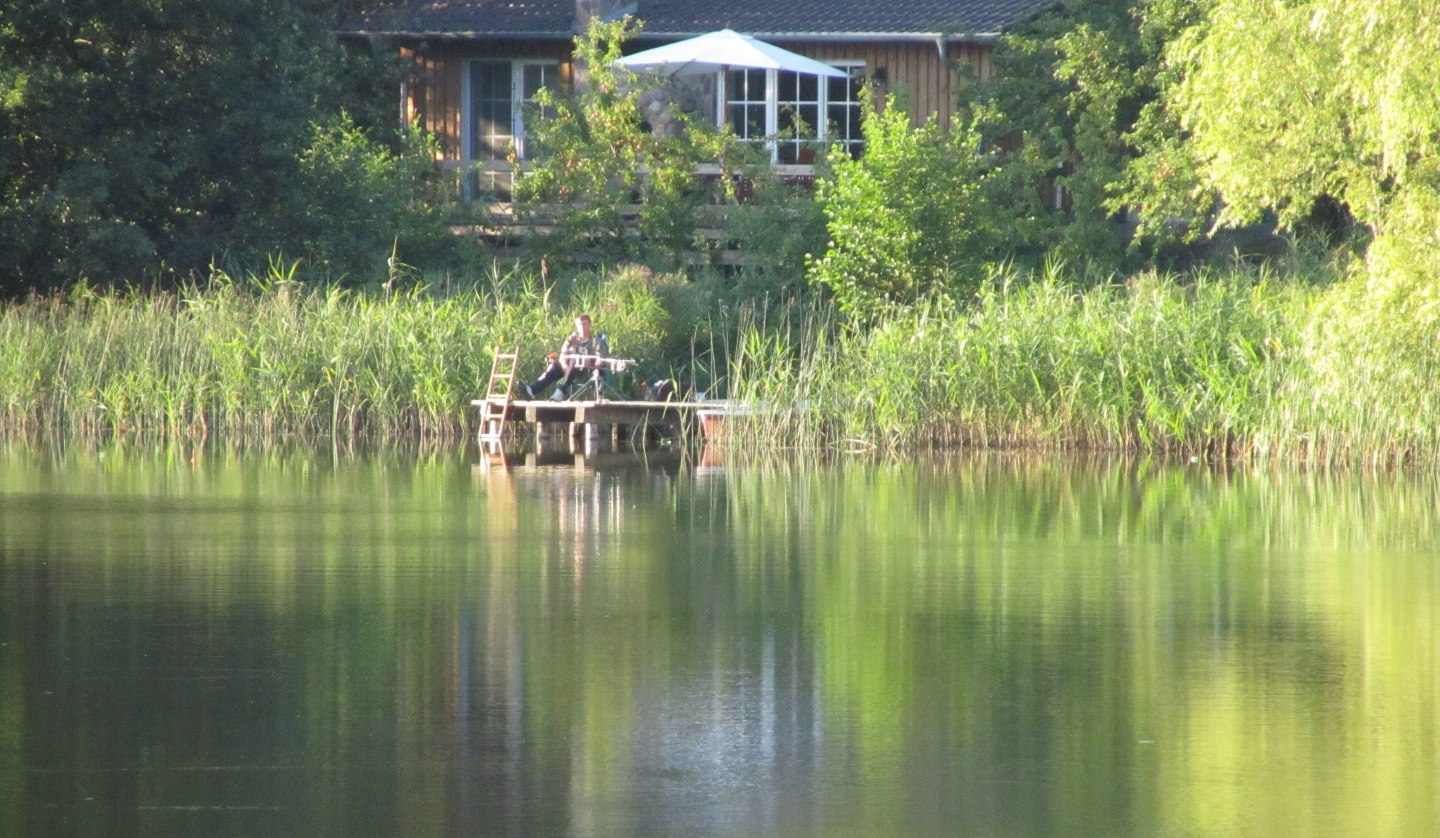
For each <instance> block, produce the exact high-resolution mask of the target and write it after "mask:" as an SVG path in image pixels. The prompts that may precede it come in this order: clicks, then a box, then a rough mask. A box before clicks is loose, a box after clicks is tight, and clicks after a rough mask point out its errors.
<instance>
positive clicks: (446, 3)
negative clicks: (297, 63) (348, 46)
mask: <svg viewBox="0 0 1440 838" xmlns="http://www.w3.org/2000/svg"><path fill="white" fill-rule="evenodd" d="M1053 3H1054V0H893V1H892V2H875V0H726V1H725V2H717V1H716V0H638V2H632V3H631V4H630V6H629V8H628V9H627V10H630V11H632V13H633V14H634V15H635V16H636V17H638V18H640V19H641V20H643V21H644V22H645V28H644V35H645V36H647V38H665V37H675V38H683V37H688V36H691V35H698V34H701V33H704V32H711V31H714V30H717V29H725V28H730V29H734V30H737V31H739V32H744V33H746V34H749V35H756V36H758V37H762V38H769V39H781V40H784V39H787V38H788V39H804V38H821V39H834V40H863V39H879V38H887V37H889V38H897V37H905V36H910V37H914V36H927V37H936V36H940V35H950V36H954V37H956V38H965V37H971V38H975V37H979V38H985V37H992V36H994V35H996V34H998V33H999V32H1001V31H1003V30H1004V29H1006V28H1008V27H1010V26H1012V25H1014V24H1015V23H1017V22H1019V21H1020V20H1022V19H1023V18H1025V17H1026V16H1028V15H1031V14H1034V13H1035V12H1038V11H1039V10H1041V9H1043V8H1046V7H1047V6H1050V5H1053ZM575 5H576V0H398V2H395V3H393V4H392V5H389V6H384V7H381V8H378V9H375V10H372V11H369V12H366V13H363V14H361V15H359V16H358V17H357V18H356V19H355V20H352V21H350V23H349V25H347V26H346V27H345V30H344V31H345V32H347V33H349V34H356V35H362V34H371V35H381V34H389V35H402V34H403V35H427V36H450V37H496V36H528V37H538V38H558V37H563V38H567V39H568V38H570V37H573V36H574V34H575V19H576V15H575Z"/></svg>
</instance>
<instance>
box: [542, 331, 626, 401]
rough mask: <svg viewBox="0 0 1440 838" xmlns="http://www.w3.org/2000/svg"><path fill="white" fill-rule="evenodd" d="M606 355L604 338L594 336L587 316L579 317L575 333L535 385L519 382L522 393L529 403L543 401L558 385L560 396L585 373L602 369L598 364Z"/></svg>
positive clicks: (607, 353) (568, 338) (608, 350)
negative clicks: (553, 387) (538, 399)
mask: <svg viewBox="0 0 1440 838" xmlns="http://www.w3.org/2000/svg"><path fill="white" fill-rule="evenodd" d="M609 354H610V349H609V347H608V346H606V345H605V336H604V335H597V334H595V333H594V332H593V331H592V330H591V328H590V315H588V314H582V315H580V316H579V317H576V318H575V331H574V332H572V333H571V334H570V336H569V337H567V338H565V342H564V343H562V344H561V345H560V353H559V354H558V355H553V354H552V355H551V356H550V365H549V366H548V367H546V368H545V372H544V373H543V374H542V375H541V376H540V377H539V378H538V379H536V380H535V382H534V383H531V384H526V383H525V382H523V381H522V382H521V383H520V387H521V392H523V393H524V394H525V397H526V398H529V399H533V398H535V397H536V395H537V394H539V395H540V396H541V397H542V398H543V396H544V393H545V390H546V389H547V388H548V387H549V386H550V385H552V384H554V383H556V382H557V381H558V382H560V388H559V389H560V391H562V395H563V391H565V390H568V389H569V387H570V385H572V384H574V383H575V382H576V381H577V380H579V379H580V378H581V376H582V375H583V374H584V373H586V372H589V371H591V370H599V369H601V367H602V365H601V364H600V363H598V360H599V359H600V358H605V357H608V356H609Z"/></svg>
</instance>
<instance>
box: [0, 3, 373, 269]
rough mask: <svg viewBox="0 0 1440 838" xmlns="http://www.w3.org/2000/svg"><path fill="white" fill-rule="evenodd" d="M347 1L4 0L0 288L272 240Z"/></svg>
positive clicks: (169, 265) (336, 81) (343, 66)
mask: <svg viewBox="0 0 1440 838" xmlns="http://www.w3.org/2000/svg"><path fill="white" fill-rule="evenodd" d="M350 5H351V3H349V2H346V1H345V0H227V2H223V3H220V2H215V3H204V2H190V1H189V0H148V2H144V3H138V2H99V0H0V293H16V292H19V291H22V290H24V289H26V288H37V287H38V288H45V287H51V286H56V285H60V284H63V283H66V282H71V281H76V280H81V279H85V280H91V281H99V282H109V281H124V282H137V281H141V280H148V279H151V278H154V277H157V276H162V275H165V274H183V273H185V272H187V271H190V270H194V269H197V268H203V267H204V266H205V265H206V264H207V263H208V262H209V261H210V260H212V259H213V258H214V256H215V255H216V254H217V253H218V252H222V251H228V252H230V253H233V254H238V255H247V254H256V253H260V252H264V251H268V250H270V249H271V248H272V247H273V246H274V244H273V242H275V241H277V240H278V238H279V237H280V236H282V235H283V233H284V232H285V231H287V230H289V229H291V227H292V226H293V224H292V220H293V219H292V216H290V215H288V214H287V208H291V207H294V206H295V205H296V198H295V192H296V190H297V189H298V188H299V187H300V185H301V183H302V178H301V176H300V173H299V166H300V162H299V158H300V154H301V152H302V150H303V149H304V148H305V147H306V146H307V145H308V144H309V143H310V141H311V139H312V131H311V126H312V123H313V122H315V121H316V120H317V119H318V118H319V117H320V116H321V115H322V114H325V113H334V112H337V111H338V110H339V108H340V106H341V105H342V104H344V103H345V102H346V99H345V95H344V92H345V91H346V89H347V86H348V85H350V84H351V83H352V81H351V80H352V78H353V76H352V75H351V73H350V72H349V70H350V69H351V68H353V66H354V62H352V61H350V60H349V59H347V57H346V54H345V53H344V51H343V50H342V49H341V48H340V47H339V45H338V44H337V43H336V41H335V39H334V37H333V36H332V35H330V34H329V33H330V30H331V29H333V26H334V22H335V20H336V16H337V15H338V14H340V13H341V12H342V11H344V10H346V9H347V8H348V7H349V6H350ZM364 59H365V57H364V56H362V57H361V60H362V62H363V60H364Z"/></svg>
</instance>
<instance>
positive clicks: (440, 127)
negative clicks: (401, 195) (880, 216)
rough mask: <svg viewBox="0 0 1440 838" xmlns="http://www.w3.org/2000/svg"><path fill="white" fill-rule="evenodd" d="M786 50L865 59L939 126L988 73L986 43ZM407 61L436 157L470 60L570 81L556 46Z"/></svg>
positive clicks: (468, 51) (454, 146)
mask: <svg viewBox="0 0 1440 838" xmlns="http://www.w3.org/2000/svg"><path fill="white" fill-rule="evenodd" d="M785 47H786V49H791V50H794V51H795V52H798V53H801V54H803V55H808V56H810V57H812V58H815V59H818V60H821V61H858V62H864V64H865V72H866V74H867V75H868V76H870V77H872V78H873V77H874V76H875V75H876V72H877V71H879V70H884V76H885V85H884V89H885V91H886V92H888V93H902V92H903V93H904V94H905V95H906V96H908V97H909V100H910V111H911V115H912V117H913V119H914V122H915V124H917V125H918V124H920V123H921V122H923V121H924V120H925V119H926V118H927V117H928V116H929V115H930V114H932V113H934V114H936V115H938V116H939V118H940V121H941V124H946V123H948V122H949V120H950V117H951V115H953V114H954V112H955V96H956V93H957V92H958V91H959V89H960V85H962V84H964V83H965V77H966V76H974V77H977V78H985V77H986V76H988V75H989V73H990V49H991V48H990V46H989V45H988V44H949V45H948V47H947V57H948V61H947V62H942V61H941V58H940V51H939V48H938V47H937V46H936V44H935V43H934V42H933V41H910V42H889V43H885V42H867V43H848V44H847V43H786V44H785ZM403 55H404V56H405V57H406V58H408V59H409V60H410V62H411V65H410V66H411V70H410V73H409V74H408V77H407V79H406V84H405V93H404V100H403V102H402V103H401V107H402V110H403V113H402V114H401V116H402V117H403V118H404V119H405V120H406V121H407V122H408V121H410V120H413V119H417V118H418V119H419V120H420V124H421V127H423V128H424V129H425V130H426V131H429V132H431V133H433V134H434V135H435V136H436V137H437V138H438V139H439V141H440V149H441V159H442V161H446V162H453V161H459V160H461V159H463V150H462V148H461V138H462V137H463V131H462V126H461V124H460V121H461V118H462V114H463V113H464V108H463V107H462V103H461V91H462V90H463V83H462V81H461V76H462V73H463V72H464V67H465V62H466V61H468V60H472V59H477V58H479V59H507V58H508V59H553V60H555V61H558V62H560V77H561V80H562V82H565V83H570V82H571V81H572V80H573V78H574V65H573V63H572V62H571V60H570V45H569V44H568V43H560V42H557V41H508V42H485V43H462V42H443V41H441V42H435V43H432V44H430V45H427V46H425V47H411V48H407V49H405V50H403Z"/></svg>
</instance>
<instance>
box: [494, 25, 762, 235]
mask: <svg viewBox="0 0 1440 838" xmlns="http://www.w3.org/2000/svg"><path fill="white" fill-rule="evenodd" d="M638 31H639V24H637V23H636V22H635V21H634V19H633V18H629V17H626V18H623V19H621V20H617V21H613V22H610V23H602V22H600V21H598V20H597V21H595V22H593V23H592V24H591V27H590V30H589V31H588V32H587V33H586V34H585V35H583V36H581V37H577V38H576V39H575V57H576V63H577V65H579V66H582V67H584V68H585V73H586V79H585V83H584V84H583V85H580V86H579V89H577V90H575V91H573V92H571V93H569V94H568V95H567V94H566V93H565V92H562V91H556V90H550V89H542V90H541V91H539V93H537V94H536V97H535V101H536V108H537V109H539V110H540V111H542V112H543V113H544V115H545V116H544V118H543V119H535V120H532V121H531V123H530V124H532V125H533V126H534V127H533V128H532V129H531V133H530V139H531V140H532V141H533V144H534V147H535V149H536V152H537V153H536V155H535V156H536V160H535V161H534V163H533V165H532V167H531V170H530V171H529V172H528V173H527V174H526V175H525V176H524V177H522V178H519V179H518V180H517V181H516V184H515V199H516V205H517V208H518V209H519V210H520V211H521V213H522V214H523V215H525V216H527V217H528V218H530V219H531V220H532V221H536V222H541V223H544V224H547V225H550V224H553V228H554V230H555V233H554V235H552V236H551V240H550V242H549V245H550V250H551V251H552V252H559V253H567V252H574V251H577V250H600V251H602V252H604V253H605V255H607V256H610V257H612V258H624V257H630V258H645V257H647V256H654V255H656V254H657V252H658V253H659V254H660V255H665V256H669V257H672V258H673V257H675V256H676V255H677V254H679V253H680V252H683V251H685V250H687V249H690V248H694V247H695V246H696V245H697V244H702V243H701V242H699V241H697V237H698V235H699V220H700V219H699V213H700V212H701V211H702V207H703V206H704V204H705V203H706V202H707V200H708V197H709V196H707V194H706V193H705V192H704V191H703V190H702V189H700V188H699V181H697V179H696V177H695V167H696V166H697V165H698V164H701V163H714V164H719V166H720V167H721V170H722V171H731V170H734V169H739V168H743V165H742V163H743V160H744V156H745V154H746V152H745V150H744V148H743V147H742V146H740V145H739V144H737V143H735V142H734V141H733V137H732V136H731V135H730V134H729V132H728V131H723V130H717V129H715V128H714V127H713V126H711V125H709V124H708V123H707V122H705V121H704V120H701V119H695V118H693V117H691V116H690V115H689V114H685V113H682V112H680V111H678V110H674V111H672V118H673V120H674V122H675V123H676V124H677V126H678V129H677V130H674V131H671V132H667V133H665V134H663V135H662V134H657V133H655V132H653V131H651V130H650V129H649V127H648V126H647V125H646V119H645V116H644V112H643V110H642V108H641V100H642V97H643V96H644V95H645V94H646V93H647V92H649V91H650V90H652V89H653V88H654V85H653V84H647V82H646V81H645V80H643V79H642V78H640V77H638V76H637V75H636V74H634V73H632V72H630V71H629V70H626V69H624V68H621V67H616V66H614V62H615V60H616V59H618V58H620V56H621V45H622V44H623V43H624V42H625V40H626V39H628V38H630V37H632V36H633V35H634V34H635V33H636V32H638ZM511 163H512V165H516V166H519V165H520V161H519V160H518V159H516V158H515V157H514V156H513V155H512V158H511ZM721 187H722V189H724V190H726V191H727V194H729V195H730V196H731V197H733V191H731V189H732V187H731V182H730V180H729V179H728V178H722V180H721ZM629 205H636V206H638V208H639V209H638V213H639V218H638V225H637V226H638V229H639V233H640V235H639V236H638V237H633V236H629V235H627V230H628V228H629V224H630V221H629V219H627V218H626V217H625V208H626V207H627V206H629ZM551 212H558V217H551V216H550V215H549V213H551Z"/></svg>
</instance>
